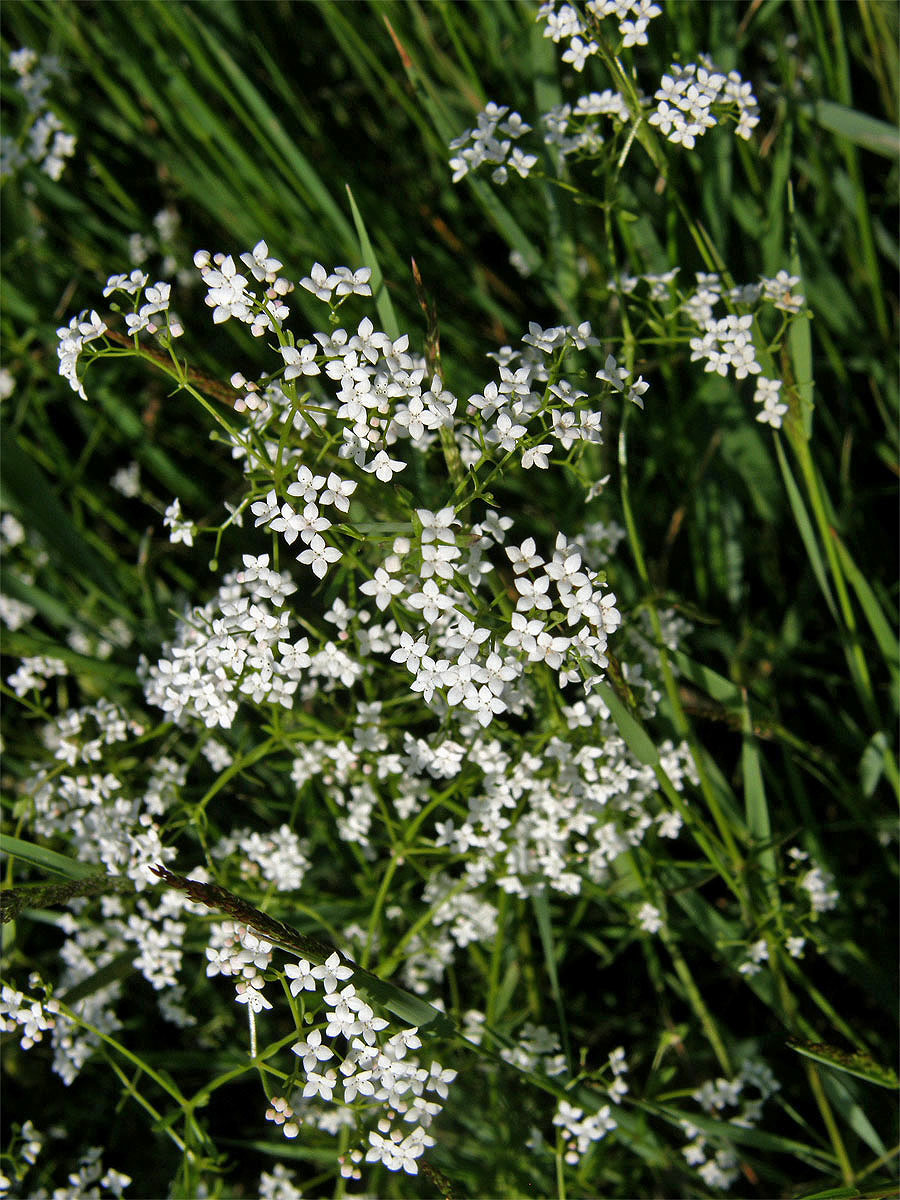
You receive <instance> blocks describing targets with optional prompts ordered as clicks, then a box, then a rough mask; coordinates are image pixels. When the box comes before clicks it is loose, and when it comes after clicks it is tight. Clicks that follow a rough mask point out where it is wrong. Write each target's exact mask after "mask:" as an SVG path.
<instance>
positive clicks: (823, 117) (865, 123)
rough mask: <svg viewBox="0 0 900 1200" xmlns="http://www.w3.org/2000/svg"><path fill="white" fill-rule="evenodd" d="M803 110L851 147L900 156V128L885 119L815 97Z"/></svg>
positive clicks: (895, 157)
mask: <svg viewBox="0 0 900 1200" xmlns="http://www.w3.org/2000/svg"><path fill="white" fill-rule="evenodd" d="M802 111H803V112H805V113H806V114H807V115H808V116H811V117H812V119H813V120H814V121H815V122H816V123H817V124H818V125H821V126H822V128H823V129H827V130H828V131H829V132H830V133H836V134H837V135H838V136H839V137H842V138H846V139H847V141H848V142H852V143H853V144H854V146H860V147H862V149H863V150H871V151H872V153H873V154H880V155H881V156H882V157H883V158H893V159H897V158H900V131H898V129H897V126H896V125H892V124H891V123H890V122H888V121H880V120H879V119H878V118H877V117H870V116H868V114H867V113H861V112H858V111H857V110H856V109H855V108H847V107H846V106H845V105H843V104H835V102H834V101H833V100H817V101H816V102H815V104H811V105H803V106H802Z"/></svg>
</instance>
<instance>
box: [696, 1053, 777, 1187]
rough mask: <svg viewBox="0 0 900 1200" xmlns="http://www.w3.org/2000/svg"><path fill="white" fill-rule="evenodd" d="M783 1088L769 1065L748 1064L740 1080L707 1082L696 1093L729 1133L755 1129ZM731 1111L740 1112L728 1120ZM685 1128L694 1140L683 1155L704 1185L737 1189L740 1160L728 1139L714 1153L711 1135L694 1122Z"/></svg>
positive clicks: (711, 1115) (708, 1110) (737, 1078)
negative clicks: (752, 1093)
mask: <svg viewBox="0 0 900 1200" xmlns="http://www.w3.org/2000/svg"><path fill="white" fill-rule="evenodd" d="M780 1087H781V1085H780V1084H779V1083H778V1081H777V1079H776V1078H775V1076H774V1075H773V1074H772V1071H771V1070H770V1069H769V1067H768V1066H766V1064H765V1063H761V1062H752V1061H747V1062H745V1063H744V1065H743V1066H742V1067H741V1070H740V1073H739V1074H738V1075H737V1076H736V1078H734V1079H716V1080H714V1081H713V1080H707V1082H706V1083H704V1084H703V1086H702V1087H700V1088H698V1089H697V1090H696V1091H695V1092H694V1093H693V1099H694V1100H696V1102H697V1103H698V1104H699V1105H700V1106H701V1108H702V1109H703V1111H704V1113H706V1114H707V1116H708V1117H714V1118H716V1119H717V1120H721V1121H722V1122H723V1125H724V1127H725V1128H726V1129H727V1128H728V1126H729V1125H732V1126H735V1127H736V1128H740V1129H755V1128H756V1127H757V1126H758V1125H759V1123H760V1121H761V1120H762V1112H763V1106H764V1105H765V1103H766V1101H767V1100H769V1099H771V1097H772V1096H774V1095H775V1093H776V1092H777V1091H778V1090H779V1089H780ZM748 1089H753V1090H754V1091H755V1092H756V1093H757V1094H756V1095H755V1096H748V1095H747V1091H748ZM729 1108H733V1109H737V1111H736V1112H734V1113H733V1114H732V1115H731V1116H729V1117H728V1118H727V1120H724V1119H723V1114H724V1113H725V1112H726V1110H727V1109H729ZM681 1126H682V1128H683V1130H684V1133H685V1136H686V1137H687V1138H689V1139H690V1140H689V1143H688V1145H687V1146H685V1147H684V1148H683V1149H682V1154H683V1155H684V1158H685V1160H686V1161H687V1162H688V1163H689V1164H690V1165H691V1166H692V1167H696V1169H697V1174H698V1175H699V1177H700V1179H701V1180H702V1181H703V1183H704V1185H705V1186H706V1187H708V1188H718V1189H720V1190H721V1191H727V1190H728V1189H729V1188H731V1187H733V1186H734V1184H735V1183H736V1182H737V1180H738V1179H739V1178H740V1169H739V1164H740V1159H739V1158H738V1154H737V1152H736V1150H735V1148H734V1145H733V1144H732V1143H731V1142H730V1141H728V1140H727V1139H726V1140H724V1144H719V1146H718V1148H717V1149H716V1150H714V1151H713V1150H712V1149H711V1147H710V1138H709V1135H708V1133H706V1132H704V1131H702V1130H700V1129H698V1128H697V1126H696V1125H694V1124H693V1123H692V1122H691V1121H686V1120H683V1121H682V1122H681ZM716 1140H717V1141H719V1139H716Z"/></svg>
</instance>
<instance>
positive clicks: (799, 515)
mask: <svg viewBox="0 0 900 1200" xmlns="http://www.w3.org/2000/svg"><path fill="white" fill-rule="evenodd" d="M775 453H776V455H777V456H778V465H779V467H780V468H781V476H782V478H783V479H784V486H785V490H786V491H787V494H788V500H789V501H790V505H791V510H792V512H793V514H794V521H795V522H796V524H797V529H798V530H799V532H800V537H801V538H802V539H803V545H804V546H805V547H806V556H807V558H808V559H809V563H810V566H811V567H812V569H813V574H814V575H815V577H816V581H817V583H818V585H819V587H820V588H821V589H822V595H823V596H824V597H825V603H826V604H827V605H828V609H829V611H830V613H831V615H832V616H833V617H834V619H835V620H837V619H838V618H837V609H836V608H835V604H834V597H833V596H832V594H831V585H830V584H829V582H828V576H827V574H826V571H825V564H824V562H823V561H822V554H821V551H820V550H819V543H818V542H817V541H816V534H815V530H814V529H813V527H812V522H811V521H810V519H809V513H808V512H807V511H806V505H805V504H804V503H803V497H802V496H801V495H800V489H799V488H798V487H797V481H796V480H795V479H794V476H793V474H792V472H791V468H790V465H789V463H788V461H787V457H786V456H785V453H784V450H783V449H782V446H781V439H780V438H779V437H777V436H776V438H775Z"/></svg>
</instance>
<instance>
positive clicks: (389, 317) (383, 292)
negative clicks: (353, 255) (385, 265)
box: [346, 184, 400, 340]
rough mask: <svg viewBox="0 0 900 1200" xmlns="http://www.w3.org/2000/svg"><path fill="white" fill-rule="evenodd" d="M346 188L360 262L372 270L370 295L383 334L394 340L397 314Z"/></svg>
mask: <svg viewBox="0 0 900 1200" xmlns="http://www.w3.org/2000/svg"><path fill="white" fill-rule="evenodd" d="M346 187H347V198H348V200H349V201H350V211H351V213H352V214H353V224H354V225H355V226H356V234H357V237H358V238H359V249H360V253H361V254H362V260H363V262H364V263H365V265H366V266H367V267H370V268H371V270H372V280H371V284H372V295H373V296H374V297H375V307H376V309H377V310H378V316H379V317H380V318H381V324H382V326H383V328H384V332H385V333H386V334H387V335H388V337H389V338H391V339H392V340H396V339H397V338H398V337H399V336H400V324H399V322H398V320H397V314H396V313H395V312H394V306H393V304H392V303H391V297H390V294H389V293H388V290H387V288H386V287H385V286H384V276H383V275H382V274H381V267H380V266H379V265H378V259H377V257H376V255H375V250H374V248H373V246H372V243H371V241H370V240H369V235H368V233H367V231H366V226H365V222H364V221H363V219H362V213H361V212H360V211H359V209H358V208H357V205H356V201H355V200H354V198H353V193H352V192H351V191H350V185H349V184H347V185H346Z"/></svg>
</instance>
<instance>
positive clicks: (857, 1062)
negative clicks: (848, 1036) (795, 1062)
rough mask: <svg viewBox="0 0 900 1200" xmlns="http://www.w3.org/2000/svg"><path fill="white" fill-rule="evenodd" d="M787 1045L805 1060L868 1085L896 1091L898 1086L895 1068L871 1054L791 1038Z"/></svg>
mask: <svg viewBox="0 0 900 1200" xmlns="http://www.w3.org/2000/svg"><path fill="white" fill-rule="evenodd" d="M787 1044H788V1046H790V1048H791V1049H792V1050H796V1051H797V1053H798V1054H802V1055H803V1056H804V1058H811V1059H813V1061H814V1062H818V1063H823V1064H824V1065H825V1066H826V1067H834V1069H835V1070H836V1071H845V1072H846V1073H847V1074H848V1075H855V1076H856V1077H857V1079H864V1080H865V1081H866V1083H874V1084H876V1085H877V1086H878V1087H883V1088H892V1089H895V1090H896V1088H897V1086H898V1080H897V1072H896V1071H895V1070H894V1069H893V1067H886V1066H885V1065H884V1064H883V1063H877V1062H876V1061H875V1060H874V1058H872V1056H871V1055H870V1054H866V1053H865V1052H864V1051H862V1050H853V1051H848V1050H840V1049H838V1047H837V1046H829V1045H828V1044H827V1043H825V1042H801V1041H799V1040H798V1039H796V1038H790V1039H789V1040H788V1043H787Z"/></svg>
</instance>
